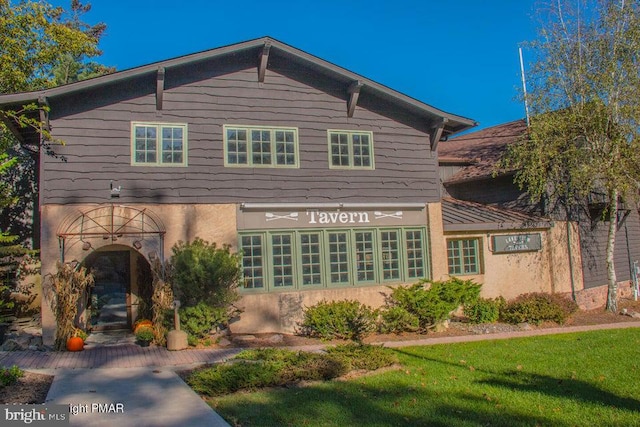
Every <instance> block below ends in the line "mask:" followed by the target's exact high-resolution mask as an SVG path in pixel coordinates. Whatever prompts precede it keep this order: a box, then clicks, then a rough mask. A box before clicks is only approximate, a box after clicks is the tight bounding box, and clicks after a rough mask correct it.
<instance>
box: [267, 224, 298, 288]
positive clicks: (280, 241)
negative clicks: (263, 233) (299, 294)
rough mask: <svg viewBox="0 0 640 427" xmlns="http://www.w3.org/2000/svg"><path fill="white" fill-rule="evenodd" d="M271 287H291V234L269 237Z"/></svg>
mask: <svg viewBox="0 0 640 427" xmlns="http://www.w3.org/2000/svg"><path fill="white" fill-rule="evenodd" d="M271 255H272V258H273V263H272V264H273V286H275V287H285V286H293V244H292V241H291V234H272V235H271Z"/></svg>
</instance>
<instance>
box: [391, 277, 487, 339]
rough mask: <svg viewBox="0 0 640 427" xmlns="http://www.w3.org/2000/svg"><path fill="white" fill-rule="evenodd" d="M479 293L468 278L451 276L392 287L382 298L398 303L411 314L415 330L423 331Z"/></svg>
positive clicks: (477, 287) (395, 305)
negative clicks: (416, 328)
mask: <svg viewBox="0 0 640 427" xmlns="http://www.w3.org/2000/svg"><path fill="white" fill-rule="evenodd" d="M425 284H428V285H429V287H428V288H427V287H425ZM479 295H480V285H478V284H476V283H474V282H473V281H472V280H460V279H458V278H455V277H454V278H451V279H449V280H447V281H446V282H430V281H420V282H418V283H414V284H413V285H410V286H398V287H396V288H392V291H391V294H390V295H388V296H387V298H386V307H387V308H391V307H400V308H403V309H404V310H406V311H407V312H408V313H410V314H412V315H414V316H415V317H416V318H417V319H418V330H419V331H421V332H425V331H427V330H428V329H429V328H430V327H432V326H434V325H436V324H438V323H440V322H442V321H444V320H446V319H448V318H449V316H450V314H451V312H452V311H453V310H455V309H456V308H458V307H459V306H460V305H461V304H465V303H469V302H472V301H475V300H477V299H478V297H479Z"/></svg>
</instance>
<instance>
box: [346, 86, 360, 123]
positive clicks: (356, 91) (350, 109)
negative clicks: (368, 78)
mask: <svg viewBox="0 0 640 427" xmlns="http://www.w3.org/2000/svg"><path fill="white" fill-rule="evenodd" d="M362 86H364V83H362V81H361V80H356V81H355V82H353V83H351V85H350V86H349V88H348V89H347V94H348V95H349V99H348V100H347V117H349V118H351V117H353V113H354V112H355V111H356V105H358V97H359V96H360V89H362Z"/></svg>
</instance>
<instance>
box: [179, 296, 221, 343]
mask: <svg viewBox="0 0 640 427" xmlns="http://www.w3.org/2000/svg"><path fill="white" fill-rule="evenodd" d="M179 312H180V327H181V329H182V330H184V331H185V332H186V333H187V334H188V335H189V336H190V337H192V338H193V339H194V340H195V341H196V342H197V341H198V340H199V339H202V338H206V337H208V336H209V333H210V332H211V330H212V329H213V328H215V327H217V326H221V325H226V324H227V323H228V322H229V314H230V310H227V309H225V308H213V307H210V306H209V305H207V304H206V303H204V302H200V303H198V304H197V305H196V306H194V307H183V308H180V310H179ZM170 315H171V317H172V318H173V313H170Z"/></svg>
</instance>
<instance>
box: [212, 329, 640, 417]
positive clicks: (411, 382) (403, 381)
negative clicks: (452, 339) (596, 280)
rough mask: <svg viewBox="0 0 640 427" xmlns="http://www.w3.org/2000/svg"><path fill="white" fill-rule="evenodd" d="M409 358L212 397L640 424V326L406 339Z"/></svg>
mask: <svg viewBox="0 0 640 427" xmlns="http://www.w3.org/2000/svg"><path fill="white" fill-rule="evenodd" d="M396 351H397V354H398V357H399V358H400V361H401V363H402V368H401V369H398V370H393V371H389V372H385V373H380V374H375V375H370V376H367V377H362V378H358V379H354V380H350V381H332V382H327V383H318V384H315V385H312V386H308V387H304V388H290V389H270V390H267V391H261V392H255V393H236V394H233V395H228V396H223V397H219V398H213V399H210V400H208V401H209V402H210V404H211V405H212V406H213V407H214V408H215V410H216V411H217V412H218V413H219V414H220V415H222V416H223V417H224V418H225V419H226V420H227V421H229V423H230V424H231V425H242V426H243V427H246V426H287V425H290V426H554V427H555V426H625V427H631V426H640V329H623V330H610V331H596V332H588V333H578V334H563V335H553V336H544V337H534V338H524V339H512V340H504V341H485V342H476V343H464V344H451V345H437V346H425V347H406V348H402V349H397V350H396Z"/></svg>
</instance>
